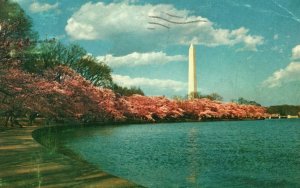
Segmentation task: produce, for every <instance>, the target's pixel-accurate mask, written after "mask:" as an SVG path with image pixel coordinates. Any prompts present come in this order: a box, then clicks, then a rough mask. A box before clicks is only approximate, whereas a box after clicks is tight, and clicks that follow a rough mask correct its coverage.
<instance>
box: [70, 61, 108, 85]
mask: <svg viewBox="0 0 300 188" xmlns="http://www.w3.org/2000/svg"><path fill="white" fill-rule="evenodd" d="M69 66H70V67H71V68H73V69H74V70H75V71H76V72H78V73H80V74H81V75H82V76H83V77H85V78H86V79H87V80H90V81H91V82H92V83H93V84H94V85H95V86H102V87H110V86H111V85H112V77H111V69H110V67H109V66H107V65H106V64H104V63H103V62H100V61H98V60H97V59H96V58H94V57H93V56H90V55H86V56H84V57H82V58H81V59H79V61H77V62H76V63H73V64H70V65H69Z"/></svg>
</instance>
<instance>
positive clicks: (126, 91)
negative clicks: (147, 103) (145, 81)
mask: <svg viewBox="0 0 300 188" xmlns="http://www.w3.org/2000/svg"><path fill="white" fill-rule="evenodd" d="M111 89H112V90H113V91H114V92H115V93H118V94H120V95H121V96H131V95H134V94H138V95H144V92H143V90H142V89H141V88H139V87H130V88H127V87H122V86H119V85H118V84H116V83H113V85H112V87H111Z"/></svg>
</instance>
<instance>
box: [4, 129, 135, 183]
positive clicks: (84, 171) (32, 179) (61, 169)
mask: <svg viewBox="0 0 300 188" xmlns="http://www.w3.org/2000/svg"><path fill="white" fill-rule="evenodd" d="M66 128H67V127H62V128H41V129H37V127H25V128H15V129H9V130H3V131H1V132H0V161H1V163H0V169H1V170H0V187H41V186H42V187H87V186H88V187H99V186H100V187H139V186H137V185H135V184H133V183H131V182H128V181H127V180H124V179H121V178H118V177H115V176H112V175H110V174H107V173H105V172H102V171H100V170H99V169H97V168H95V167H94V166H92V165H90V164H88V163H86V162H85V161H84V160H81V159H80V158H78V157H77V156H76V155H75V154H74V153H73V152H71V151H69V150H64V148H60V147H58V144H59V142H58V141H59V140H58V139H56V138H55V134H56V133H57V131H60V129H66ZM35 129H36V130H35ZM32 136H33V137H34V138H35V139H37V140H38V141H39V142H41V143H42V144H43V145H44V146H46V148H45V147H42V146H41V145H40V144H38V143H37V142H36V141H35V140H34V139H33V138H32ZM48 148H49V149H48ZM57 152H62V153H63V154H65V155H67V156H65V155H62V154H60V153H57ZM68 156H70V157H68Z"/></svg>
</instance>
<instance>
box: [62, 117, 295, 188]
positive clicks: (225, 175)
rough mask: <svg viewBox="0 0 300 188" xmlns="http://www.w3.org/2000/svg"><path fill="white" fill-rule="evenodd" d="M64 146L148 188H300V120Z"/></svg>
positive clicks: (96, 136)
mask: <svg viewBox="0 0 300 188" xmlns="http://www.w3.org/2000/svg"><path fill="white" fill-rule="evenodd" d="M63 134H64V135H69V136H67V137H66V136H64V137H65V146H66V147H68V148H70V149H72V150H73V151H74V152H76V153H78V154H79V155H81V156H82V157H83V158H84V159H85V160H87V161H89V162H90V163H93V164H96V165H97V166H99V168H101V169H102V170H104V171H106V172H109V173H111V174H114V175H116V176H119V177H123V178H126V179H128V180H131V181H133V182H135V183H137V184H140V185H143V186H146V187H300V120H297V119H294V120H265V121H239V122H200V123H176V124H157V125H128V126H118V127H116V126H111V127H104V128H103V127H102V128H99V127H98V128H84V129H75V130H67V131H64V133H63Z"/></svg>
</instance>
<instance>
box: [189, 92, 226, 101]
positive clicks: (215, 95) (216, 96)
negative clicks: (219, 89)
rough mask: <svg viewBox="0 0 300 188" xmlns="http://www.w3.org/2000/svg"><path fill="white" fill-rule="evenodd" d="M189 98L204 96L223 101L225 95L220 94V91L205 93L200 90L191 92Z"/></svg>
mask: <svg viewBox="0 0 300 188" xmlns="http://www.w3.org/2000/svg"><path fill="white" fill-rule="evenodd" d="M188 98H195V99H202V98H207V99H210V100H213V101H222V100H223V97H222V96H221V95H219V94H218V93H211V94H208V95H203V94H201V93H200V92H196V93H190V94H189V97H188Z"/></svg>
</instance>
